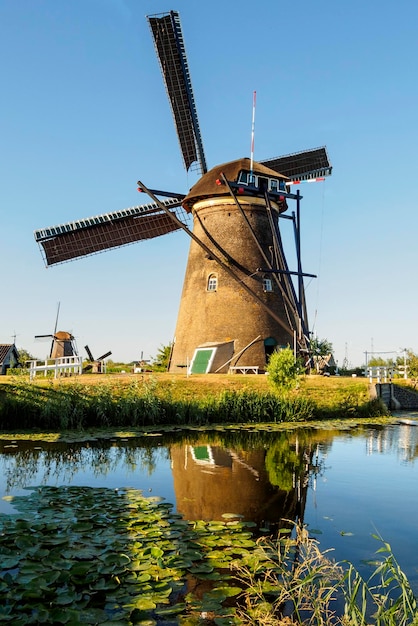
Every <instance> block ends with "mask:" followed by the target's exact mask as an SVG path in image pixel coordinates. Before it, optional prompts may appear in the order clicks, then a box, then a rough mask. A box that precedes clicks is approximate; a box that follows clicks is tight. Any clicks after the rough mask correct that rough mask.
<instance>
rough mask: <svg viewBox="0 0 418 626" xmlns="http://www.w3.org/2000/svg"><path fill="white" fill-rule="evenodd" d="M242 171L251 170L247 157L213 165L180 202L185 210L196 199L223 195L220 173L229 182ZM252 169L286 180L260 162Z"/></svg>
mask: <svg viewBox="0 0 418 626" xmlns="http://www.w3.org/2000/svg"><path fill="white" fill-rule="evenodd" d="M242 170H244V171H247V172H249V171H251V161H250V159H248V158H244V159H238V160H237V161H229V162H228V163H222V164H221V165H217V166H216V167H213V168H212V169H211V170H209V172H207V173H206V174H205V175H204V176H202V178H201V179H200V180H198V181H197V183H196V184H195V185H193V187H192V188H191V189H190V191H189V193H188V194H187V196H186V197H185V198H184V200H183V202H182V204H183V207H184V208H185V209H186V211H191V209H192V206H193V204H194V203H195V202H196V201H197V200H202V199H204V198H213V197H216V196H225V195H227V193H228V192H226V191H225V187H222V186H220V185H219V184H217V182H216V181H217V180H218V179H219V177H220V175H221V173H223V174H224V175H225V177H226V179H227V180H229V181H231V182H237V181H238V175H239V173H240V172H241V171H242ZM252 171H253V173H254V174H261V175H262V176H268V177H269V178H276V179H283V180H287V177H286V176H283V175H282V174H278V173H277V172H275V171H274V170H272V169H270V168H269V167H266V166H265V165H262V164H261V163H257V162H256V161H254V162H253V168H252Z"/></svg>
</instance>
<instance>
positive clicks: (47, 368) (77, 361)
mask: <svg viewBox="0 0 418 626" xmlns="http://www.w3.org/2000/svg"><path fill="white" fill-rule="evenodd" d="M82 371H83V357H81V356H62V357H60V358H59V359H45V361H38V360H33V361H29V375H30V380H33V379H34V378H35V376H36V374H42V373H43V375H44V376H46V375H47V374H48V372H54V378H58V376H62V375H66V374H81V373H82Z"/></svg>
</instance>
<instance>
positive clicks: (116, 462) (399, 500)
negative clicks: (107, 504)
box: [0, 425, 418, 591]
mask: <svg viewBox="0 0 418 626" xmlns="http://www.w3.org/2000/svg"><path fill="white" fill-rule="evenodd" d="M318 439H319V443H318V445H317V450H318V451H319V452H318V461H319V463H320V465H321V466H322V468H323V469H322V471H321V472H320V473H319V475H318V476H316V477H314V476H311V478H310V483H309V484H310V486H309V488H308V492H307V501H306V507H305V512H304V521H305V522H306V523H307V524H308V527H309V529H310V531H311V533H312V535H313V536H314V537H316V538H317V539H318V540H319V541H320V544H321V548H322V549H328V548H334V549H335V550H334V552H333V553H332V555H333V557H334V558H335V559H336V560H342V559H348V560H350V561H351V562H353V563H355V564H356V565H357V566H358V567H360V568H363V567H364V571H362V573H363V575H366V576H367V574H368V570H367V569H366V568H365V566H362V565H361V563H362V561H366V560H369V559H373V558H375V553H376V550H377V549H378V548H380V547H381V544H380V543H379V542H378V541H376V540H374V539H372V534H380V535H381V536H382V537H383V539H384V540H385V541H386V542H388V543H390V544H391V546H392V549H393V551H394V553H395V556H396V558H397V559H398V561H399V563H400V565H401V567H402V568H403V569H404V570H405V572H406V573H407V575H408V577H409V578H410V580H411V582H413V586H414V590H415V591H418V569H417V567H418V564H417V562H416V558H415V548H414V546H415V545H416V538H417V531H418V495H417V494H418V491H417V485H418V462H417V460H416V459H417V457H418V427H417V426H407V425H399V426H389V427H385V428H376V429H371V428H367V429H364V431H363V432H359V431H356V430H354V431H342V432H340V433H338V434H337V433H336V434H335V436H333V437H332V436H331V437H330V435H329V433H327V432H326V431H324V442H325V444H324V445H323V444H322V443H321V440H320V436H319V437H318V431H316V442H318ZM4 443H5V442H1V441H0V497H1V496H3V495H5V494H10V495H20V494H22V493H27V492H25V491H24V490H23V489H22V487H23V486H24V485H26V486H35V485H39V484H48V485H63V484H65V485H88V486H93V487H108V488H112V489H116V488H122V487H128V486H129V487H133V488H136V489H141V490H142V491H143V493H144V495H145V496H146V495H158V496H162V497H164V498H166V500H168V501H169V502H172V503H173V504H174V505H175V504H176V495H175V492H174V481H173V472H172V464H171V460H170V458H169V450H168V448H166V447H164V446H162V445H161V440H160V441H159V443H158V442H157V441H156V442H155V444H156V446H155V448H153V449H152V450H150V449H148V450H145V449H144V448H140V447H138V448H135V447H133V446H132V443H130V444H129V445H124V444H123V442H121V441H119V442H118V443H117V444H113V445H109V444H108V445H107V447H106V448H105V449H100V448H93V447H88V446H85V447H82V446H79V447H78V448H74V449H71V448H69V449H66V448H65V446H64V447H62V449H60V451H59V456H58V460H57V458H54V454H52V450H50V451H48V448H47V445H46V444H44V446H42V443H40V444H38V445H39V446H40V447H41V448H42V449H41V450H35V451H34V450H33V448H32V449H31V450H25V451H24V452H23V453H22V451H21V450H20V452H18V451H19V448H8V449H7V450H4V448H3V445H4ZM189 443H190V442H189ZM196 444H198V442H197V441H196ZM139 445H140V443H138V446H139ZM315 446H316V443H315ZM228 448H229V449H228V450H225V451H224V453H223V452H222V449H221V448H220V447H219V444H217V447H213V449H211V448H210V447H209V448H206V444H203V446H202V447H199V445H197V447H196V449H195V450H193V451H192V454H191V456H190V459H192V460H193V461H192V462H195V463H196V464H200V466H202V464H203V465H207V468H204V470H203V471H205V472H206V473H207V472H208V471H209V472H210V471H211V470H210V467H211V465H212V464H214V465H215V466H219V467H220V466H222V467H227V466H228V465H231V463H232V460H233V459H235V461H234V462H235V463H236V467H238V464H239V467H241V468H242V467H244V465H245V463H244V461H243V457H242V454H241V452H239V451H237V452H235V451H234V450H232V449H231V446H230V445H229V446H228ZM1 450H4V452H5V453H4V454H1ZM19 453H20V455H21V456H20V459H21V460H22V462H19V461H17V459H19ZM225 454H226V456H228V459H229V462H228V463H226V462H225V459H224V457H225ZM202 455H203V457H202ZM219 455H220V456H219ZM231 455H232V456H231ZM234 455H235V456H234ZM218 457H219V458H218ZM221 457H222V459H223V461H222V462H221V461H220V459H221ZM235 457H236V458H235ZM217 459H218V463H217ZM188 462H191V461H190V460H189V461H188ZM313 462H315V455H314V458H313ZM182 464H183V463H182ZM250 470H251V468H248V471H250ZM245 471H247V468H245ZM250 473H251V472H250ZM256 474H257V472H256V473H255V474H254V480H258V477H257V476H256ZM25 476H27V478H26V477H25ZM232 476H233V474H232ZM8 481H12V482H14V484H15V485H18V486H12V487H11V488H10V489H8V488H7V484H8ZM12 511H13V507H12V505H11V504H10V503H9V502H7V501H5V500H1V499H0V512H4V513H8V512H12Z"/></svg>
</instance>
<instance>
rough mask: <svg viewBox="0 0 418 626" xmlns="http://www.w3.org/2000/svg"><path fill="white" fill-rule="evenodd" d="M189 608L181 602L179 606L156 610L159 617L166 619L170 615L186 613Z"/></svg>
mask: <svg viewBox="0 0 418 626" xmlns="http://www.w3.org/2000/svg"><path fill="white" fill-rule="evenodd" d="M186 608H187V605H186V604H184V603H181V602H179V603H178V604H174V605H173V606H167V607H161V608H158V609H156V611H155V612H156V614H157V615H161V616H163V617H166V616H168V615H177V614H178V613H181V612H182V611H185V610H186Z"/></svg>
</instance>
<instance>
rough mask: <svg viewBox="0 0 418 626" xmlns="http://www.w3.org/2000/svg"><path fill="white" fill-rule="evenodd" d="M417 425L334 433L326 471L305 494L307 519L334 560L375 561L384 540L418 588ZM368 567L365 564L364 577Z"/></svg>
mask: <svg viewBox="0 0 418 626" xmlns="http://www.w3.org/2000/svg"><path fill="white" fill-rule="evenodd" d="M417 454H418V427H417V426H403V425H402V426H391V427H388V428H385V429H384V430H383V431H382V430H380V431H370V432H369V433H365V434H364V436H362V437H350V436H342V437H335V438H334V439H333V441H332V447H331V448H330V450H329V451H328V452H327V454H326V455H325V459H324V461H325V471H324V473H323V475H322V476H321V477H319V478H318V480H317V481H316V484H315V488H314V489H310V490H309V492H308V500H307V506H306V511H305V522H306V523H307V524H308V525H309V528H310V529H312V530H318V531H319V532H320V534H318V535H315V536H316V538H317V539H318V540H319V541H320V543H321V547H322V548H323V549H327V548H334V549H335V550H334V552H333V558H335V559H336V560H342V559H349V560H350V561H353V562H356V563H361V562H362V561H366V560H370V559H375V558H376V557H377V555H376V554H375V553H376V551H377V550H378V549H379V548H380V547H382V544H381V543H380V542H379V541H377V540H375V539H373V538H372V535H373V534H374V535H379V536H381V537H382V538H383V539H384V541H385V542H388V543H389V544H390V545H391V547H392V549H393V551H394V553H395V556H396V558H397V560H398V561H399V563H400V565H401V567H402V568H404V569H405V570H407V571H408V575H409V576H410V578H411V580H412V578H413V579H414V588H415V590H416V591H418V569H417V567H418V561H417V560H416V558H415V547H414V546H415V545H416V542H417V532H418V491H417V485H418V463H417V459H416V456H417ZM367 572H368V570H367V569H366V567H364V571H362V573H363V575H367Z"/></svg>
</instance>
